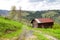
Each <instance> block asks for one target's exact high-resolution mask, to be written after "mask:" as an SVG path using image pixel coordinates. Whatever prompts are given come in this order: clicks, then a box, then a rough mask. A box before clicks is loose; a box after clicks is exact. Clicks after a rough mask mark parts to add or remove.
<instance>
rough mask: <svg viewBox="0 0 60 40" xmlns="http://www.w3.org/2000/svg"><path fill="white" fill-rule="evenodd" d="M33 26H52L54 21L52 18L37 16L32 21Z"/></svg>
mask: <svg viewBox="0 0 60 40" xmlns="http://www.w3.org/2000/svg"><path fill="white" fill-rule="evenodd" d="M31 23H32V27H33V28H52V27H53V24H54V21H53V19H51V18H37V19H33V20H32V21H31Z"/></svg>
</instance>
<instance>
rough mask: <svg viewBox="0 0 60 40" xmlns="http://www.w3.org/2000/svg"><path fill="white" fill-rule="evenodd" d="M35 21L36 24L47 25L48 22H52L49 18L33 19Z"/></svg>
mask: <svg viewBox="0 0 60 40" xmlns="http://www.w3.org/2000/svg"><path fill="white" fill-rule="evenodd" d="M35 21H37V23H48V22H53V19H51V18H38V19H35Z"/></svg>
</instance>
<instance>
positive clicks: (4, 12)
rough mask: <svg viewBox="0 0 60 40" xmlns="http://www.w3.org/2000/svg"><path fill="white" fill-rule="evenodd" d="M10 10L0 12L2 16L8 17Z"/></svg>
mask: <svg viewBox="0 0 60 40" xmlns="http://www.w3.org/2000/svg"><path fill="white" fill-rule="evenodd" d="M8 12H9V11H8V10H0V15H4V16H6V15H8Z"/></svg>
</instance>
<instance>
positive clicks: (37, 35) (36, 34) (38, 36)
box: [34, 32, 48, 40]
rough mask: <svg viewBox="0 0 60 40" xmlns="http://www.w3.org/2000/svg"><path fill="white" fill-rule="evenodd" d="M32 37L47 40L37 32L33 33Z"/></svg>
mask: <svg viewBox="0 0 60 40" xmlns="http://www.w3.org/2000/svg"><path fill="white" fill-rule="evenodd" d="M34 35H35V36H36V37H37V40H48V39H47V38H46V37H44V35H43V34H41V33H39V32H34Z"/></svg>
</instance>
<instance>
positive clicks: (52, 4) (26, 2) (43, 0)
mask: <svg viewBox="0 0 60 40" xmlns="http://www.w3.org/2000/svg"><path fill="white" fill-rule="evenodd" d="M12 6H16V9H17V10H19V8H20V7H21V9H22V10H29V11H37V10H38V11H41V10H60V0H0V9H2V10H11V7H12Z"/></svg>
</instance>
